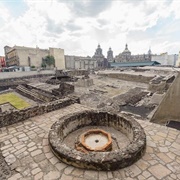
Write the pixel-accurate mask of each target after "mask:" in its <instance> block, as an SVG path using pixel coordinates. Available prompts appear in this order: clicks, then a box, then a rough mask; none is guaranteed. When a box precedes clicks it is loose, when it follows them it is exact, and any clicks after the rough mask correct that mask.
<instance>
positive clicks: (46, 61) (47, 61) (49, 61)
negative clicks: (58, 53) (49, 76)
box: [42, 55, 55, 66]
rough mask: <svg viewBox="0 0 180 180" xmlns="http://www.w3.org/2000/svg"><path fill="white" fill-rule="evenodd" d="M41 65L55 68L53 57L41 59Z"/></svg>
mask: <svg viewBox="0 0 180 180" xmlns="http://www.w3.org/2000/svg"><path fill="white" fill-rule="evenodd" d="M42 65H43V66H45V65H48V66H51V65H53V66H55V59H54V57H53V56H50V55H48V56H46V57H45V58H44V59H43V63H42Z"/></svg>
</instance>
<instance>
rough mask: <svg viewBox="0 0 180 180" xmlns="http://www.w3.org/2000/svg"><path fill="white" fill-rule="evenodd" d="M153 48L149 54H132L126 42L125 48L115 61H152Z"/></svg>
mask: <svg viewBox="0 0 180 180" xmlns="http://www.w3.org/2000/svg"><path fill="white" fill-rule="evenodd" d="M151 56H152V54H151V50H150V49H149V51H148V53H147V54H140V55H131V51H129V49H128V45H127V44H126V46H125V50H124V51H123V52H122V53H120V54H119V55H117V56H116V57H115V62H147V61H151Z"/></svg>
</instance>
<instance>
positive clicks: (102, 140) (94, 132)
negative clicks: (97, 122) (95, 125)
mask: <svg viewBox="0 0 180 180" xmlns="http://www.w3.org/2000/svg"><path fill="white" fill-rule="evenodd" d="M79 146H82V147H83V148H85V149H86V150H88V151H100V152H101V151H109V150H111V149H112V139H111V135H110V134H109V133H107V132H106V131H103V130H101V129H91V130H89V131H87V132H85V133H83V134H82V135H81V136H80V139H79Z"/></svg>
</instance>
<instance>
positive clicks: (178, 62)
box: [176, 51, 180, 67]
mask: <svg viewBox="0 0 180 180" xmlns="http://www.w3.org/2000/svg"><path fill="white" fill-rule="evenodd" d="M176 67H180V51H179V56H178V60H177V61H176Z"/></svg>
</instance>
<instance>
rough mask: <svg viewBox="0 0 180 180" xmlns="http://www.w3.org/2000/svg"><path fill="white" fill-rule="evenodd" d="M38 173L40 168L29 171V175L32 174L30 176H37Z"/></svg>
mask: <svg viewBox="0 0 180 180" xmlns="http://www.w3.org/2000/svg"><path fill="white" fill-rule="evenodd" d="M39 172H41V169H40V168H38V167H37V168H35V169H33V170H32V171H31V173H32V175H35V174H37V173H39Z"/></svg>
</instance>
